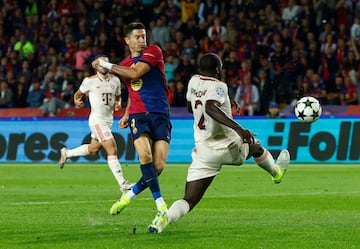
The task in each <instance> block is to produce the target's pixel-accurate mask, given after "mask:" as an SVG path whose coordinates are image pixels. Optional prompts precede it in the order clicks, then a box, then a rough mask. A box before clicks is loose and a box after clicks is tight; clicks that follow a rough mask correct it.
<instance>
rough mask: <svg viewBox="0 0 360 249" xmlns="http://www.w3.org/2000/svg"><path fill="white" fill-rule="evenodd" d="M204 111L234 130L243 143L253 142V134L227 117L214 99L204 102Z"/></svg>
mask: <svg viewBox="0 0 360 249" xmlns="http://www.w3.org/2000/svg"><path fill="white" fill-rule="evenodd" d="M205 111H206V113H207V114H208V115H209V116H210V117H211V118H213V119H214V120H215V121H216V122H218V123H220V124H223V125H225V126H227V127H230V128H231V129H233V130H235V131H236V132H237V134H238V135H239V136H240V137H241V138H242V139H243V141H244V143H254V137H253V134H252V133H251V132H250V131H249V130H245V129H244V128H242V127H241V126H240V125H239V124H238V123H237V122H235V120H234V119H232V118H230V117H228V116H227V115H226V114H225V113H224V112H223V111H222V110H221V109H220V108H219V103H218V102H217V101H215V100H208V101H206V104H205Z"/></svg>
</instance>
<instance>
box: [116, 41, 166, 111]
mask: <svg viewBox="0 0 360 249" xmlns="http://www.w3.org/2000/svg"><path fill="white" fill-rule="evenodd" d="M139 61H140V62H144V63H147V64H148V65H149V67H150V71H149V72H147V73H146V74H144V75H143V76H142V77H141V78H140V79H136V80H130V79H127V78H124V80H125V82H126V86H127V89H128V91H129V98H130V100H131V105H130V109H129V114H135V113H145V112H156V113H164V114H167V115H169V114H170V106H169V102H168V99H167V83H166V77H165V70H164V57H163V54H162V51H161V49H160V47H158V46H155V45H152V46H148V47H146V48H145V49H144V50H143V51H142V53H141V54H140V55H139V56H137V57H134V58H132V57H130V56H128V57H126V58H125V59H124V60H123V61H121V62H120V64H119V65H120V66H126V67H131V66H133V65H135V64H136V63H137V62H139Z"/></svg>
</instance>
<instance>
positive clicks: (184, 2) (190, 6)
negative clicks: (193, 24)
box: [180, 0, 199, 23]
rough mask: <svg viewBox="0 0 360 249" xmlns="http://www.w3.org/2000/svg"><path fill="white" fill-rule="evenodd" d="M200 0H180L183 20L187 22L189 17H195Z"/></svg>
mask: <svg viewBox="0 0 360 249" xmlns="http://www.w3.org/2000/svg"><path fill="white" fill-rule="evenodd" d="M198 7H199V5H198V0H180V8H181V21H182V22H183V23H184V22H187V21H188V19H189V18H193V20H195V17H196V15H197V13H198Z"/></svg>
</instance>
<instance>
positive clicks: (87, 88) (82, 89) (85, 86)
mask: <svg viewBox="0 0 360 249" xmlns="http://www.w3.org/2000/svg"><path fill="white" fill-rule="evenodd" d="M79 90H80V92H82V93H84V94H85V93H88V92H89V91H90V84H89V78H88V77H86V78H84V79H83V81H82V82H81V85H80V87H79Z"/></svg>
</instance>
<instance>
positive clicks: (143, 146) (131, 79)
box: [92, 22, 172, 232]
mask: <svg viewBox="0 0 360 249" xmlns="http://www.w3.org/2000/svg"><path fill="white" fill-rule="evenodd" d="M125 42H126V44H127V45H128V46H129V50H130V55H129V56H128V57H127V58H125V59H124V60H123V61H122V62H120V64H119V65H115V64H112V63H109V62H107V61H104V60H95V61H94V62H93V63H92V65H93V67H96V66H97V65H100V66H102V67H105V68H107V69H109V70H110V71H111V72H113V73H116V74H118V75H120V76H121V77H122V78H123V79H124V80H125V82H126V85H127V89H128V92H129V98H128V104H127V107H126V110H125V113H124V115H123V117H122V118H121V119H120V121H119V126H120V127H121V128H125V127H130V130H131V134H132V138H133V142H134V146H135V149H136V151H137V153H138V156H139V161H140V164H141V165H140V168H141V172H142V177H141V178H140V180H139V181H138V182H137V183H135V184H134V186H133V188H132V189H131V190H129V191H127V192H125V193H124V194H123V195H122V196H121V198H120V200H118V201H117V202H115V203H114V204H113V206H112V207H111V209H110V214H119V213H120V212H121V211H122V210H123V209H124V208H125V207H126V206H127V205H128V204H129V203H130V202H131V200H132V199H134V198H135V197H136V196H137V195H138V194H140V193H141V192H142V191H143V190H145V189H146V188H147V187H149V189H150V190H151V193H152V196H153V198H154V200H155V203H156V207H157V210H158V212H157V216H156V217H155V219H154V221H153V223H154V222H157V220H159V217H162V216H164V215H165V214H166V212H167V205H166V203H165V201H164V199H163V197H162V194H161V191H160V186H159V181H158V175H159V174H160V173H161V171H162V170H163V169H164V166H165V161H166V158H167V155H168V151H169V143H170V139H171V129H172V125H171V122H170V106H169V102H168V99H167V83H166V78H165V72H164V58H163V54H162V51H161V49H160V48H159V47H158V46H156V45H151V46H147V44H146V29H145V26H144V25H143V24H142V23H139V22H134V23H130V24H129V25H127V26H126V28H125ZM150 226H151V225H150ZM149 229H150V227H149ZM150 232H151V231H150Z"/></svg>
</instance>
